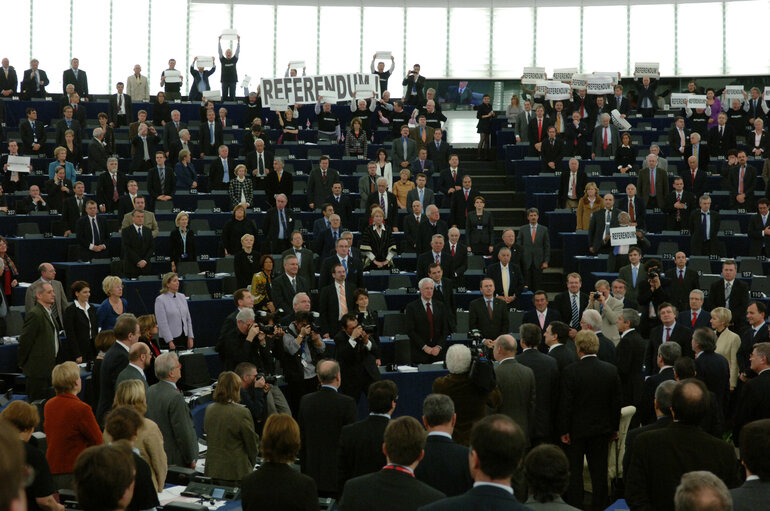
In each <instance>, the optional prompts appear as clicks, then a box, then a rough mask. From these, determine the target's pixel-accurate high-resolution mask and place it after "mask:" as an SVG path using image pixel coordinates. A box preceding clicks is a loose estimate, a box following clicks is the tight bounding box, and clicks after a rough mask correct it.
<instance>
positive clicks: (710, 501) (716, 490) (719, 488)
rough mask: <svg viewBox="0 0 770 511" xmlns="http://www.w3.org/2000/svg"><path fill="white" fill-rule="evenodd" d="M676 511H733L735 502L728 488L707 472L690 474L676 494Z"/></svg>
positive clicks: (684, 477)
mask: <svg viewBox="0 0 770 511" xmlns="http://www.w3.org/2000/svg"><path fill="white" fill-rule="evenodd" d="M674 507H675V509H676V511H732V509H733V501H732V498H730V493H729V492H728V491H727V486H725V483H724V482H722V480H721V479H719V478H718V477H717V476H715V475H714V474H712V473H711V472H708V471H706V470H699V471H697V472H688V473H686V474H684V475H683V476H682V482H681V483H680V484H679V486H677V488H676V493H675V494H674Z"/></svg>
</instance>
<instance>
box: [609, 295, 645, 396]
mask: <svg viewBox="0 0 770 511" xmlns="http://www.w3.org/2000/svg"><path fill="white" fill-rule="evenodd" d="M616 324H617V327H618V332H619V333H620V341H619V342H618V345H617V351H616V356H617V360H616V363H615V365H616V366H617V368H618V376H619V377H620V384H621V387H622V394H623V395H622V403H623V406H628V405H631V406H637V407H638V406H639V400H640V399H641V397H642V384H643V383H644V376H643V375H642V370H643V366H644V354H645V350H646V349H647V341H646V340H645V339H643V338H642V336H641V335H640V334H639V332H638V331H637V330H636V327H638V326H639V312H637V311H636V310H634V309H623V311H622V313H621V314H620V315H619V316H618V320H617V323H616Z"/></svg>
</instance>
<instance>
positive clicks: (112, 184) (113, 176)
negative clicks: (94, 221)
mask: <svg viewBox="0 0 770 511" xmlns="http://www.w3.org/2000/svg"><path fill="white" fill-rule="evenodd" d="M127 192H128V182H127V178H126V175H125V174H124V173H123V172H121V171H120V170H118V159H117V158H115V157H110V158H108V159H107V170H106V171H104V172H102V173H101V174H100V175H99V177H98V178H97V180H96V202H97V204H98V205H99V211H101V212H102V213H108V212H109V213H112V212H113V211H115V210H116V209H117V208H118V205H119V203H120V197H121V196H122V195H124V194H126V193H127ZM116 195H117V198H118V200H115V199H116ZM131 209H133V208H131ZM119 218H120V217H119Z"/></svg>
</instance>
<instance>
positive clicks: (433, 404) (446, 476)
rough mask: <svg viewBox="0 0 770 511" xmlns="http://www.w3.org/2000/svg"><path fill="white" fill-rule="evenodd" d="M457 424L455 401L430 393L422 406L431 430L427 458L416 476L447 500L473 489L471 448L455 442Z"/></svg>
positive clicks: (427, 445)
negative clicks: (469, 464)
mask: <svg viewBox="0 0 770 511" xmlns="http://www.w3.org/2000/svg"><path fill="white" fill-rule="evenodd" d="M456 421H457V414H456V413H455V405H454V402H452V398H450V397H449V396H447V395H445V394H430V395H428V396H427V397H426V398H425V401H423V405H422V422H423V424H424V425H425V429H427V430H428V438H427V440H426V441H425V456H424V457H423V459H422V461H420V464H419V465H418V467H417V469H415V471H414V476H415V477H416V478H417V479H418V480H420V481H422V482H424V483H426V484H427V485H429V486H431V487H433V488H435V489H437V490H438V491H440V492H442V493H445V494H446V495H447V496H448V497H453V496H455V495H461V494H463V493H465V492H466V491H468V490H470V489H471V487H472V486H473V479H472V478H471V473H470V468H469V467H468V448H467V447H465V446H464V445H460V444H457V443H455V442H453V441H452V433H453V431H454V425H455V422H456Z"/></svg>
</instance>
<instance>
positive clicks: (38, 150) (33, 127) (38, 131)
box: [19, 107, 47, 155]
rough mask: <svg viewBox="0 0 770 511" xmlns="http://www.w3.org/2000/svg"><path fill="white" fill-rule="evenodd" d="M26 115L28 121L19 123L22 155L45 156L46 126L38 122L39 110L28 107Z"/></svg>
mask: <svg viewBox="0 0 770 511" xmlns="http://www.w3.org/2000/svg"><path fill="white" fill-rule="evenodd" d="M25 113H26V115H27V119H26V121H21V122H19V135H20V136H21V149H22V154H27V155H29V154H44V153H45V141H46V139H47V136H46V133H45V124H44V123H43V122H42V121H38V120H37V110H35V109H34V108H33V107H27V109H26V110H25Z"/></svg>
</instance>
